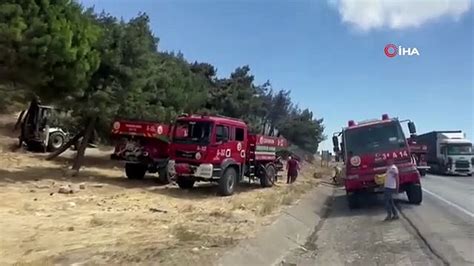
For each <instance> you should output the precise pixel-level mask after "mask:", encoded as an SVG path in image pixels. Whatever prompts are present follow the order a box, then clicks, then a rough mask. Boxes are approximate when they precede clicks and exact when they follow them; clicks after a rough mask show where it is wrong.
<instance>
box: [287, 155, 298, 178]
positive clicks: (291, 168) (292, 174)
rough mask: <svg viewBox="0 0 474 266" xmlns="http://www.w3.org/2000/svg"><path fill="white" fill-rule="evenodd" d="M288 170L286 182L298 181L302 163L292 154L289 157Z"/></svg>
mask: <svg viewBox="0 0 474 266" xmlns="http://www.w3.org/2000/svg"><path fill="white" fill-rule="evenodd" d="M286 170H287V171H288V173H287V177H286V183H287V184H290V183H293V182H295V181H296V178H297V177H298V170H300V165H299V163H298V161H297V160H296V159H295V158H293V157H292V156H289V157H288V162H287V163H286Z"/></svg>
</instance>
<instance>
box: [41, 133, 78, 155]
mask: <svg viewBox="0 0 474 266" xmlns="http://www.w3.org/2000/svg"><path fill="white" fill-rule="evenodd" d="M82 136H84V130H82V131H81V132H79V133H78V134H77V135H75V136H74V138H72V139H70V140H69V141H68V142H67V143H66V144H65V145H64V146H62V147H61V148H60V149H59V150H57V151H55V152H52V153H51V154H50V155H48V156H47V157H46V160H48V161H49V160H52V159H54V158H56V157H58V156H59V155H60V154H61V153H63V152H65V151H66V150H67V149H69V148H70V147H71V146H72V145H73V144H74V143H76V142H77V141H78V140H79V139H80V138H81V137H82Z"/></svg>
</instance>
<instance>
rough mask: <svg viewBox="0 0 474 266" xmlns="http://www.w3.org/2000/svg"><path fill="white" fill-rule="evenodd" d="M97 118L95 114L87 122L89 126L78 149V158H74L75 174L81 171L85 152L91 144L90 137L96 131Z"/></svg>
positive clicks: (73, 167) (73, 168)
mask: <svg viewBox="0 0 474 266" xmlns="http://www.w3.org/2000/svg"><path fill="white" fill-rule="evenodd" d="M96 120H97V117H95V116H94V117H92V118H91V119H90V120H89V122H88V124H87V128H86V131H85V133H84V138H82V141H81V146H79V149H78V150H77V154H76V158H75V159H74V164H73V165H72V170H74V171H75V173H74V174H73V176H76V175H77V174H78V173H79V169H80V168H81V165H82V163H83V161H84V153H85V152H86V148H87V145H88V144H89V139H90V138H91V135H92V133H93V131H94V126H95V121H96Z"/></svg>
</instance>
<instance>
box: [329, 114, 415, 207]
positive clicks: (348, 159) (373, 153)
mask: <svg viewBox="0 0 474 266" xmlns="http://www.w3.org/2000/svg"><path fill="white" fill-rule="evenodd" d="M406 121H408V120H405V121H399V120H398V119H397V118H389V117H388V115H386V114H384V115H382V119H381V120H380V119H374V120H369V121H364V122H359V123H355V122H354V121H353V120H351V121H349V122H348V126H347V127H345V128H343V129H342V131H341V132H337V133H335V134H334V136H333V144H334V151H335V152H336V153H337V154H338V155H339V156H338V157H339V158H342V159H343V161H344V163H345V177H344V185H345V189H346V193H347V198H348V202H349V207H350V208H354V207H358V205H359V203H360V200H361V195H363V194H364V193H361V192H381V191H383V185H384V180H385V172H386V169H387V160H388V159H393V160H394V163H395V164H396V166H397V167H398V169H399V177H400V191H404V192H406V194H407V196H408V200H409V202H410V203H414V204H420V203H421V201H422V190H421V184H420V173H419V172H418V170H417V167H416V163H415V162H414V161H413V160H412V152H411V150H410V147H409V144H408V142H407V139H406V138H405V135H404V133H403V130H402V127H401V125H400V123H401V122H406ZM408 128H409V131H410V134H415V133H416V129H415V124H414V123H413V122H411V121H408ZM339 137H340V138H341V145H340V146H339Z"/></svg>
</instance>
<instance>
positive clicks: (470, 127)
mask: <svg viewBox="0 0 474 266" xmlns="http://www.w3.org/2000/svg"><path fill="white" fill-rule="evenodd" d="M80 2H81V3H82V4H83V5H84V6H86V7H91V6H94V7H95V10H96V11H98V12H100V11H102V10H105V11H106V12H108V13H110V14H112V15H114V16H117V17H123V18H124V19H125V20H128V19H130V18H132V17H134V16H136V15H137V14H138V13H139V12H145V13H147V14H148V15H149V17H150V20H151V26H152V29H153V32H154V34H155V35H156V36H157V37H158V38H159V39H160V41H159V45H158V49H159V50H162V51H164V50H167V51H181V52H182V53H183V54H184V56H185V58H186V59H188V60H189V61H195V60H196V61H200V62H208V63H211V64H213V65H214V66H215V67H216V68H217V69H218V76H220V77H223V76H228V75H229V74H230V73H231V72H232V71H233V70H234V69H235V68H237V67H239V66H243V65H249V66H250V68H251V71H252V74H253V75H255V79H256V82H257V83H264V82H265V81H266V80H270V82H271V83H272V85H273V88H274V89H285V90H291V96H292V99H293V101H294V102H296V103H298V104H299V106H300V107H301V108H309V109H310V110H311V111H313V114H314V116H315V117H317V118H320V117H322V118H324V125H325V134H326V135H327V136H328V139H327V140H326V141H325V142H323V143H322V144H321V148H320V149H329V150H332V144H331V136H332V134H333V133H334V132H336V131H339V130H340V129H341V128H342V127H344V126H346V125H347V121H348V120H355V121H360V120H366V119H372V118H380V117H381V115H382V114H384V113H387V114H389V116H391V117H399V118H400V119H411V120H412V121H414V122H415V124H416V126H417V131H418V133H419V134H421V133H424V132H428V131H432V130H457V129H460V130H463V131H464V132H466V134H467V137H468V138H469V139H471V140H472V141H474V80H473V79H474V66H473V65H474V53H473V49H474V48H473V47H474V43H473V39H474V26H473V25H474V21H473V19H474V10H473V9H474V8H473V1H471V0H452V1H450V0H378V1H377V0H370V1H369V0H286V1H284V0H165V1H163V0H81V1H80ZM387 44H395V45H396V46H402V47H403V48H405V50H406V49H407V48H411V49H412V50H411V51H412V52H413V51H414V48H416V50H417V51H418V53H419V55H413V56H408V55H405V56H400V55H396V56H395V57H387V56H386V55H385V53H384V48H385V46H386V45H387ZM389 52H390V53H391V52H393V50H389ZM404 127H405V128H406V125H404ZM406 131H407V130H406Z"/></svg>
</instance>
